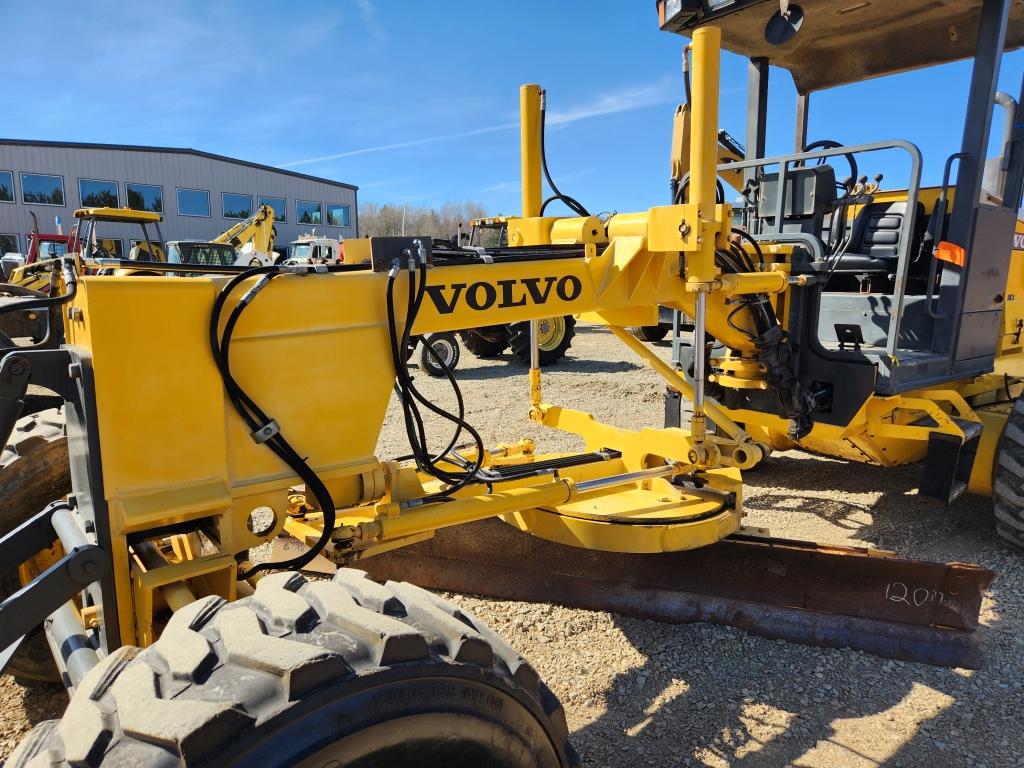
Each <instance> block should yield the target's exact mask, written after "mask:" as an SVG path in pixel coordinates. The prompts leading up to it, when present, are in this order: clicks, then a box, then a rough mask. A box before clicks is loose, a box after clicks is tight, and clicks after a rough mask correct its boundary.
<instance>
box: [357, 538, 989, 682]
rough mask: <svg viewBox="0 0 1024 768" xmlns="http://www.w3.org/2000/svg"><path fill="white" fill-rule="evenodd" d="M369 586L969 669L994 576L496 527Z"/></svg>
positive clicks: (904, 563) (422, 548) (767, 546)
mask: <svg viewBox="0 0 1024 768" xmlns="http://www.w3.org/2000/svg"><path fill="white" fill-rule="evenodd" d="M360 565H361V566H363V567H365V568H366V570H367V571H368V572H369V573H370V574H371V576H373V577H374V578H376V579H394V580H407V581H411V582H413V583H415V584H419V585H421V586H424V587H429V588H431V589H439V590H445V591H450V592H463V593H470V594H478V595H483V596H487V597H495V598H502V599H508V600H522V601H527V602H546V603H556V604H559V605H564V606H568V607H574V608H586V609H590V610H605V611H614V612H616V613H620V614H623V615H625V616H632V617H636V618H643V619H653V620H656V621H664V622H670V623H686V622H696V621H703V622H709V623H712V624H722V625H728V626H734V627H738V628H740V629H743V630H745V631H747V632H751V633H753V634H757V635H762V636H764V637H769V638H777V639H782V640H788V641H790V642H795V643H802V644H807V645H817V646H826V647H833V648H853V649H858V650H862V651H865V652H868V653H872V654H876V655H878V656H885V657H889V658H894V659H902V660H905V661H918V662H923V663H927V664H935V665H939V666H951V667H967V668H976V667H977V666H978V664H979V661H980V653H979V647H978V640H977V635H976V634H975V630H976V629H977V626H978V615H979V612H980V610H981V601H982V596H983V593H984V590H985V588H986V587H987V586H988V585H989V584H990V582H991V581H992V572H991V571H988V570H986V569H984V568H981V567H979V566H976V565H967V564H963V563H948V564H939V563H929V562H925V561H921V560H910V559H904V558H899V557H896V556H894V555H892V554H891V553H887V552H879V551H877V550H869V549H867V548H862V547H839V546H821V545H816V544H811V543H808V542H800V541H789V540H785V539H770V538H767V537H761V536H745V535H737V536H732V537H730V538H728V539H726V540H724V541H722V542H720V543H719V544H716V545H714V546H710V547H705V548H702V549H697V550H691V551H687V552H675V553H667V554H655V555H651V554H643V555H636V554H619V553H609V552H600V551H594V550H585V549H578V548H575V547H567V546H564V545H560V544H555V543H552V542H549V541H545V540H543V539H540V538H537V537H534V536H529V535H527V534H523V533H520V532H519V531H517V530H515V529H513V528H512V527H511V526H509V525H506V524H504V523H502V522H500V521H498V520H485V521H481V522H478V523H473V524H470V525H465V526H458V527H455V528H447V529H444V530H439V531H437V533H436V535H435V536H434V538H432V539H431V540H429V541H425V542H422V543H420V544H416V545H413V546H410V547H406V548H403V549H398V550H395V551H393V552H389V553H385V554H382V555H378V556H375V557H371V558H368V559H367V560H365V561H362V562H361V563H360Z"/></svg>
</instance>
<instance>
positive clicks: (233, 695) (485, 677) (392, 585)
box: [8, 569, 579, 768]
mask: <svg viewBox="0 0 1024 768" xmlns="http://www.w3.org/2000/svg"><path fill="white" fill-rule="evenodd" d="M41 755H42V756H44V757H43V758H42V759H40V756H41ZM47 761H48V762H47ZM37 764H40V765H41V764H47V765H50V766H54V767H55V766H71V765H86V764H87V765H90V766H93V767H94V768H96V767H97V766H98V767H101V768H102V766H114V765H117V766H121V765H138V766H142V765H144V766H147V768H148V767H151V766H152V767H153V768H162V767H163V766H167V767H170V766H180V765H188V766H205V767H207V768H213V767H214V766H217V767H220V766H254V767H255V766H259V768H264V766H282V765H298V766H328V765H329V766H338V767H339V768H340V766H345V767H346V768H376V767H378V766H381V767H382V766H388V767H389V768H427V766H442V765H443V766H446V768H461V767H463V766H464V767H465V768H469V767H470V766H482V765H483V766H496V767H500V768H527V766H529V767H530V768H571V767H572V766H577V765H578V764H579V761H578V759H577V757H576V754H575V752H574V750H573V749H572V747H571V746H570V744H569V742H568V728H567V726H566V722H565V712H564V710H563V709H562V706H561V705H560V704H559V703H558V700H557V699H556V698H555V696H554V695H553V694H552V693H551V691H550V690H549V689H548V688H547V687H546V686H545V685H544V684H543V683H542V682H540V680H539V678H538V676H537V673H536V672H535V671H534V669H533V668H532V667H531V666H530V665H529V664H528V663H527V662H526V661H525V660H524V659H523V658H522V657H521V656H519V655H518V654H517V653H516V652H515V651H514V650H512V648H511V647H510V646H508V645H507V644H506V643H505V642H504V641H503V640H502V639H501V638H500V637H498V636H497V635H496V634H495V633H494V632H493V631H492V630H491V629H490V628H489V627H487V626H486V625H485V624H483V622H481V621H480V620H479V619H475V618H474V617H472V616H470V615H468V614H466V613H465V612H463V611H462V610H461V609H460V608H458V607H457V606H455V605H453V604H452V603H449V602H447V601H445V600H442V599H440V598H438V597H436V596H435V595H433V594H431V593H429V592H426V591H424V590H422V589H419V588H418V587H415V586H413V585H411V584H406V583H399V582H388V583H387V584H385V585H380V584H377V583H376V582H373V581H370V580H369V579H368V578H367V577H366V574H365V573H363V572H361V571H354V570H350V569H341V570H339V572H338V574H337V575H336V576H335V577H334V579H333V580H332V581H330V582H326V581H318V582H311V581H307V580H306V579H305V578H304V577H302V576H301V575H299V574H297V573H275V574H272V575H269V576H266V577H264V578H263V579H261V580H260V581H259V583H258V585H257V588H256V592H255V594H254V595H253V596H251V597H246V598H242V599H241V600H238V601H236V602H234V603H226V602H225V601H224V600H222V599H221V598H219V597H215V596H209V597H205V598H202V599H200V600H197V601H196V602H194V603H192V604H190V605H188V606H186V607H185V608H183V609H182V610H180V611H178V612H176V613H175V614H174V615H173V616H172V618H171V620H170V621H169V622H168V624H167V627H166V629H165V630H164V632H163V634H162V635H161V637H160V639H159V640H157V642H156V643H154V644H153V645H152V646H150V647H149V648H147V649H145V650H140V649H138V648H130V647H125V648H121V649H119V650H117V651H115V652H114V653H112V654H110V655H109V656H108V657H107V658H106V659H104V660H103V661H102V662H100V664H99V665H98V666H97V667H96V668H95V669H93V670H92V671H91V672H90V673H89V674H88V675H87V676H86V677H85V679H84V680H83V681H82V684H81V685H80V686H79V687H78V688H77V689H76V691H75V694H74V696H73V697H72V699H71V703H70V705H69V706H68V709H67V712H66V713H65V715H64V717H63V719H62V720H60V721H50V722H47V723H43V724H41V725H39V726H37V727H36V728H35V729H34V730H33V731H32V732H31V733H30V734H29V736H28V737H27V738H26V739H25V740H24V741H23V742H22V743H21V745H20V746H19V747H18V749H17V750H16V751H15V752H14V754H13V755H12V756H11V758H10V760H9V762H8V766H9V768H28V766H29V765H33V766H34V765H37Z"/></svg>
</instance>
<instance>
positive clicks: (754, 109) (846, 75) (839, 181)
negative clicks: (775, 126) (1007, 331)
mask: <svg viewBox="0 0 1024 768" xmlns="http://www.w3.org/2000/svg"><path fill="white" fill-rule="evenodd" d="M658 11H659V17H660V18H659V22H660V24H661V27H662V29H664V30H667V31H672V32H677V33H680V34H683V35H692V33H693V31H694V30H696V29H698V28H700V27H701V26H705V25H709V26H716V27H718V28H720V29H721V32H722V47H723V48H724V49H727V50H730V51H732V52H734V53H738V54H740V55H743V56H745V57H747V58H748V59H749V60H750V66H749V68H748V73H749V82H748V88H749V93H748V102H747V103H748V107H749V110H748V115H747V130H746V147H737V146H735V142H734V146H732V147H731V148H730V147H727V146H726V145H725V144H724V143H723V142H721V140H720V147H719V152H720V157H723V156H726V157H728V156H729V154H730V151H731V153H732V154H736V153H738V152H742V153H743V157H741V158H738V159H736V158H733V157H728V159H729V160H731V161H732V162H729V163H722V164H720V165H719V175H720V177H721V178H722V179H723V180H725V181H726V182H727V183H729V184H730V185H732V186H733V187H734V188H735V189H736V191H737V192H738V194H739V195H740V197H741V198H742V204H739V205H738V206H737V213H736V220H738V221H739V222H741V223H740V224H739V226H741V227H742V228H743V229H744V230H746V232H748V233H749V234H750V235H751V236H752V237H753V238H754V239H755V240H756V241H757V242H758V243H759V244H760V245H761V246H762V247H764V248H765V250H766V251H770V252H773V253H775V254H783V255H779V256H777V257H776V258H777V259H778V260H782V261H785V262H788V263H789V266H790V269H791V271H792V273H793V274H794V275H805V276H807V277H806V280H807V288H801V289H794V290H793V300H792V302H791V306H789V307H787V312H788V326H787V327H788V331H789V334H790V338H791V339H792V341H793V346H794V347H795V348H796V349H797V354H798V355H799V370H800V378H801V379H802V380H804V381H807V382H813V383H814V385H815V386H816V387H817V388H818V389H819V390H820V391H821V392H831V391H832V390H833V389H835V390H836V393H837V394H836V396H835V397H832V396H831V395H823V397H822V401H823V402H825V403H826V405H823V408H824V410H826V411H828V409H829V408H831V405H829V404H827V403H829V402H837V403H838V402H840V399H841V398H840V397H839V394H838V393H839V390H840V389H842V388H843V387H849V386H852V385H851V384H850V377H854V378H858V379H859V380H860V382H861V384H859V385H857V386H858V387H859V388H861V389H863V387H864V386H869V387H873V389H874V391H875V392H878V393H880V394H894V393H897V392H901V391H907V390H910V389H915V388H920V387H922V386H932V385H937V384H941V383H942V382H946V381H953V380H957V379H964V378H966V377H970V376H972V375H980V374H982V373H987V372H989V371H992V370H993V366H994V359H995V355H996V353H997V350H998V349H999V347H1000V345H1001V344H1002V343H1003V340H1004V336H1002V335H1001V334H1000V333H999V329H1000V323H1001V322H1002V317H1003V312H1004V308H1005V307H1006V302H1007V301H1010V300H1018V299H1017V298H1016V297H1015V296H1004V295H1003V292H1004V288H1005V285H1006V280H1007V275H1008V270H1009V269H1010V263H1011V258H1010V255H1011V250H1012V248H1013V235H1014V231H1015V229H1016V227H1017V210H1018V208H1019V204H1020V201H1021V193H1022V189H1024V124H1022V125H1020V126H1018V121H1017V119H1016V117H1017V109H1018V102H1019V101H1020V98H1021V97H1018V98H1017V99H1014V98H1013V97H1011V96H1009V95H1007V94H1005V93H1001V92H998V91H997V90H996V84H997V81H998V76H999V67H1000V63H1001V59H1002V53H1003V51H1004V50H1012V49H1016V48H1020V47H1021V46H1022V45H1024V4H1021V3H1020V2H1015V1H1014V0H941V1H940V0H900V2H899V3H893V2H860V3H851V2H848V1H843V2H840V1H839V0H800V2H799V4H797V3H796V2H792V1H791V0H781V1H780V0H659V2H658ZM960 59H973V62H974V66H973V73H972V78H971V84H970V90H969V93H968V102H967V110H966V120H965V123H964V125H963V126H962V148H961V150H960V151H959V152H957V153H955V154H953V155H951V156H950V157H948V158H946V157H943V158H928V159H927V162H928V164H929V165H928V167H929V169H930V170H932V171H933V172H934V173H935V175H937V174H938V171H939V170H940V169H941V170H942V176H943V181H942V183H941V184H940V185H939V186H936V187H929V188H922V186H921V176H922V168H923V167H924V163H925V162H926V159H925V158H923V157H922V155H921V151H920V149H919V148H918V147H917V146H915V145H914V144H912V143H911V142H909V141H903V140H899V139H896V140H888V141H877V142H873V143H869V144H861V145H858V146H842V145H840V144H839V143H837V142H835V141H831V140H828V139H824V140H818V141H811V142H808V140H807V139H808V137H807V118H808V111H809V108H810V100H811V94H812V93H814V92H816V91H821V90H824V89H828V88H834V87H838V86H842V85H846V84H850V83H855V82H860V81H863V80H867V79H869V78H876V77H882V76H886V75H891V74H895V73H899V72H904V71H908V70H912V69H918V68H922V67H927V66H932V65H938V64H943V63H947V62H952V61H957V60H960ZM771 66H773V67H777V68H779V69H784V70H787V71H788V72H789V74H790V75H791V76H792V78H793V82H794V83H795V85H796V89H797V109H796V115H795V121H794V122H795V124H796V135H795V146H796V148H797V151H795V152H793V153H791V154H787V155H780V156H774V157H766V156H765V137H766V132H767V111H768V104H767V98H768V77H769V71H770V67H771ZM1022 87H1024V86H1022ZM1022 93H1024V92H1022ZM908 98H912V95H908ZM997 105H998V106H997ZM1000 110H1001V112H1002V116H1003V117H1004V118H1005V119H1003V120H1002V121H1001V126H1002V127H1001V130H1002V136H1001V143H1000V144H999V146H1000V148H1001V150H1000V151H999V153H998V156H997V157H994V158H987V157H986V152H987V149H988V146H989V136H990V134H991V133H992V132H993V122H994V120H993V113H994V112H996V113H999V112H1000ZM922 116H923V119H933V120H934V116H932V117H928V116H926V115H925V113H924V111H923V110H922ZM939 122H940V124H941V121H939ZM882 130H884V127H883V128H882ZM957 130H960V129H959V128H958V129H957ZM878 153H888V154H889V157H890V158H891V157H893V153H897V154H899V155H902V156H903V158H904V159H905V160H904V163H905V167H907V168H909V172H908V173H907V175H906V176H905V177H904V178H902V179H886V178H884V177H883V176H882V175H881V174H874V175H872V174H871V173H870V172H871V171H872V170H873V169H872V165H873V164H876V163H877V164H880V161H879V158H880V155H879V154H878ZM865 171H868V173H865ZM740 176H741V179H740V180H739V181H737V177H740ZM1020 293H1022V294H1024V290H1022V291H1021V292H1020ZM1021 299H1024V296H1022V297H1021ZM864 382H869V385H865V384H864ZM737 397H738V398H740V399H744V398H745V399H748V400H749V399H751V398H756V397H758V395H757V394H756V393H754V394H748V393H741V394H740V395H737ZM842 399H843V401H845V402H851V403H854V404H859V403H860V402H863V397H861V398H857V397H852V398H851V397H843V398H842ZM738 405H739V404H737V407H738ZM846 416H847V414H843V415H837V416H836V423H841V422H842V419H843V418H846ZM820 420H822V421H828V420H829V418H828V417H827V415H826V416H825V417H823V418H821V419H820Z"/></svg>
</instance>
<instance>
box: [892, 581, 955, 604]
mask: <svg viewBox="0 0 1024 768" xmlns="http://www.w3.org/2000/svg"><path fill="white" fill-rule="evenodd" d="M885 597H886V599H888V600H891V601H892V602H894V603H906V604H907V605H912V606H914V607H915V608H920V607H921V606H922V605H925V604H927V603H934V604H936V605H938V604H940V603H941V602H942V601H943V599H944V598H945V595H943V594H942V593H941V592H939V591H938V590H935V589H929V588H928V587H914V588H913V589H911V588H910V587H908V586H907V585H906V584H904V583H903V582H902V581H890V582H889V583H888V584H887V585H886V587H885Z"/></svg>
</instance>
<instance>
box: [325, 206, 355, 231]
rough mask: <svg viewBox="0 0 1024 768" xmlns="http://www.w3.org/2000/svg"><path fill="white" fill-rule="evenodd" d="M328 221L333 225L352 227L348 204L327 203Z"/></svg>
mask: <svg viewBox="0 0 1024 768" xmlns="http://www.w3.org/2000/svg"><path fill="white" fill-rule="evenodd" d="M327 223H328V224H330V225H331V226H332V227H350V226H352V225H351V224H349V218H348V206H347V205H333V204H331V203H328V204H327Z"/></svg>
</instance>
